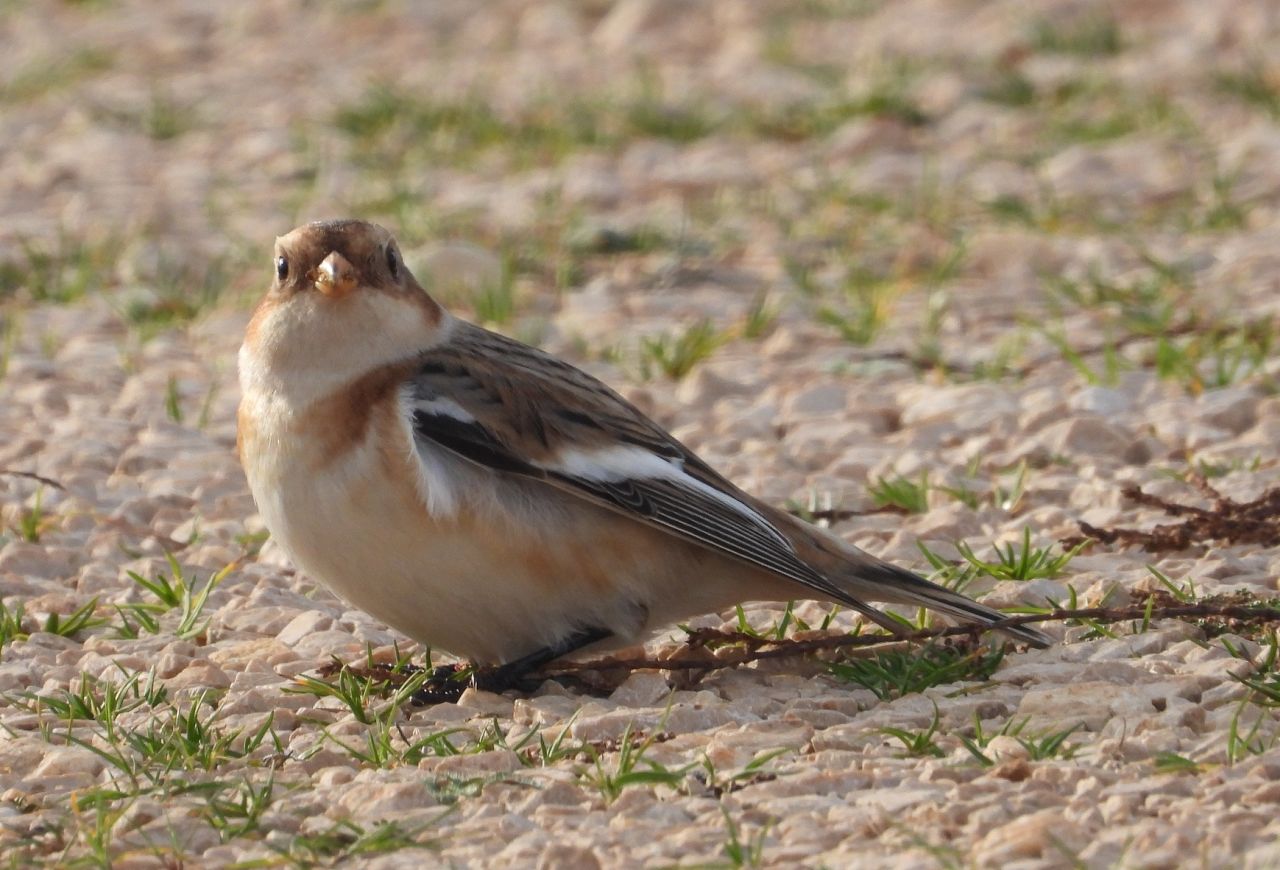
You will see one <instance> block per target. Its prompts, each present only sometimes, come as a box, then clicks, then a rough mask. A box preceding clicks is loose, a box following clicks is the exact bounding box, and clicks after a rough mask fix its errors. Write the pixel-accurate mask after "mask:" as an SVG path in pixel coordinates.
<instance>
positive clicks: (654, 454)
mask: <svg viewBox="0 0 1280 870" xmlns="http://www.w3.org/2000/svg"><path fill="white" fill-rule="evenodd" d="M273 269H274V279H275V280H274V282H273V283H272V286H271V289H270V290H269V291H268V292H267V294H266V296H265V297H264V298H263V300H262V302H261V304H260V305H259V306H258V309H257V311H256V313H255V314H254V316H253V319H252V321H251V322H250V324H249V327H248V330H247V332H246V334H245V339H244V345H243V346H242V347H241V349H240V360H239V363H240V386H241V390H242V399H241V402H240V409H239V415H238V429H239V437H238V448H239V451H240V457H241V461H242V462H243V464H244V468H245V472H246V474H247V476H248V480H249V486H250V488H251V489H252V491H253V496H254V498H255V499H256V501H257V504H258V507H259V510H260V511H261V513H262V517H263V519H264V520H265V522H266V525H267V528H268V529H270V531H271V535H272V537H273V538H274V539H275V540H276V541H278V542H279V544H280V545H281V546H282V547H283V548H284V550H285V551H286V552H287V553H288V554H289V556H290V557H291V558H292V559H293V561H294V563H295V564H296V565H297V566H298V567H299V568H301V569H302V570H303V571H304V572H306V573H307V574H308V575H310V576H311V577H313V578H315V579H316V580H319V581H321V582H322V583H324V584H325V585H326V586H328V587H329V588H330V589H332V590H333V591H334V592H335V593H337V594H338V595H339V596H341V597H342V598H344V599H346V600H347V601H349V602H351V603H352V604H354V605H355V606H357V607H360V608H361V609H363V610H365V611H367V612H369V613H370V614H372V615H373V616H376V617H377V618H378V619H381V620H383V621H384V622H386V623H387V624H388V625H391V626H393V627H395V628H397V629H399V630H400V631H402V632H404V633H405V634H407V635H409V636H410V637H412V638H415V639H416V640H419V641H421V642H423V643H426V644H430V645H431V646H433V647H437V648H440V649H444V650H448V651H449V652H453V653H456V654H458V655H462V656H466V657H469V658H471V659H472V660H473V661H477V662H482V663H489V664H493V665H518V667H519V669H528V668H533V667H536V666H538V665H541V664H545V663H546V662H548V661H550V660H552V659H554V658H557V657H559V656H562V655H565V654H566V653H569V652H572V651H574V650H576V649H580V648H583V647H586V646H589V645H598V646H600V647H604V646H605V645H606V644H613V645H622V644H625V643H627V642H630V641H633V640H635V639H636V638H638V637H641V636H642V635H644V634H645V633H646V632H648V631H649V630H651V629H657V628H661V627H663V626H667V625H670V624H672V623H673V622H675V621H677V620H679V619H682V618H685V617H689V616H693V615H696V614H699V613H707V612H711V611H716V610H720V609H723V608H725V607H728V606H730V605H733V604H736V603H738V602H742V601H750V600H772V601H783V600H788V599H794V598H814V599H820V600H823V601H829V602H836V603H839V604H842V605H844V606H846V607H850V608H852V609H853V610H856V611H857V612H858V613H860V614H862V616H863V617H864V618H866V619H868V620H870V621H872V622H875V623H877V624H879V625H881V626H885V627H887V628H889V629H891V630H898V629H899V626H898V625H897V623H895V622H894V621H893V620H891V619H889V618H888V617H886V616H885V615H884V614H883V613H881V612H880V611H878V610H876V609H874V608H872V607H871V606H870V605H869V604H868V603H867V602H868V601H884V602H892V603H900V604H911V605H923V606H925V607H928V608H931V609H933V610H936V611H938V612H940V613H943V614H946V615H948V616H951V617H955V618H957V619H959V620H962V621H967V622H971V623H977V624H990V623H992V622H994V621H996V620H999V619H1001V618H1002V614H1000V613H998V612H997V611H995V610H992V609H990V608H987V607H984V606H982V605H980V604H977V603H975V602H973V601H971V600H969V599H968V598H965V597H964V596H962V595H958V594H956V593H954V592H950V591H948V590H946V589H943V588H942V587H940V586H937V585H935V584H933V583H930V582H929V581H927V580H925V579H923V578H921V577H918V576H916V575H915V574H913V573H912V572H910V571H908V570H905V569H903V568H899V567H896V566H894V565H890V564H888V563H887V562H883V561H881V560H879V559H876V558H875V557H873V556H871V555H869V554H867V553H865V552H863V551H862V550H859V549H858V548H856V547H854V546H852V545H850V544H847V543H845V542H843V541H841V540H839V539H838V538H836V537H834V536H833V535H831V534H828V533H827V532H824V531H822V530H820V529H817V528H815V527H813V526H810V525H808V524H806V523H804V522H803V521H801V520H799V519H796V518H795V517H793V516H791V515H789V514H787V513H785V512H784V511H781V510H778V509H777V508H774V507H772V506H770V505H768V504H765V503H763V502H761V501H759V500H757V499H755V498H753V497H751V496H750V495H748V494H746V493H745V492H743V491H742V490H740V489H738V488H737V487H736V486H734V485H733V484H732V483H730V482H729V481H728V480H726V479H725V478H723V477H722V476H720V475H719V474H717V473H716V472H715V470H714V469H712V468H711V467H710V466H708V465H707V464H706V463H705V462H703V461H702V460H701V459H699V458H698V457H697V456H696V455H695V454H694V453H693V452H692V451H691V450H689V449H688V448H687V447H685V446H684V445H683V444H681V443H680V442H678V441H677V440H676V439H675V438H673V437H672V436H671V435H670V434H668V433H667V432H665V431H664V430H663V429H662V427H660V426H658V425H657V424H656V423H654V422H653V421H652V420H650V419H648V418H647V417H646V416H645V415H644V414H642V413H641V412H640V411H639V410H637V409H636V408H635V407H634V406H632V405H631V404H629V403H628V402H627V401H626V400H625V399H623V398H622V397H621V396H619V395H618V394H617V393H615V392H614V391H613V390H611V389H609V388H608V387H607V386H605V385H604V384H602V383H600V382H599V381H598V380H596V379H595V378H593V377H591V376H590V375H587V374H585V373H584V372H582V371H579V370H578V369H576V368H574V367H573V366H572V365H569V364H568V363H566V362H562V361H561V360H558V359H556V358H555V357H552V356H549V355H548V354H545V353H543V352H542V351H539V350H536V349H534V348H532V347H528V346H526V345H524V344H521V343H520V342H518V341H514V340H512V339H510V338H506V337H504V336H501V335H497V334H495V333H493V332H489V331H488V330H485V329H482V328H481V327H479V326H475V325H473V324H470V323H466V322H464V321H461V320H458V319H457V318H455V317H454V316H452V315H451V314H449V312H447V311H445V310H444V309H443V308H442V307H441V306H440V305H439V304H438V303H437V302H435V300H433V299H432V298H431V297H430V296H429V295H428V294H427V293H426V291H424V290H423V288H422V287H421V286H420V285H419V284H418V282H417V281H416V280H415V279H414V277H413V275H412V274H410V272H409V270H408V269H407V268H406V267H405V264H404V261H403V259H402V258H401V255H400V250H399V248H398V247H397V245H396V242H395V239H394V238H392V236H391V234H390V233H388V232H387V231H386V230H384V229H383V228H381V227H379V226H375V225H373V224H369V223H365V222H362V221H355V220H343V221H325V222H319V223H311V224H306V225H305V226H302V227H299V228H298V229H295V230H294V231H293V232H291V233H289V234H288V235H286V236H283V237H281V238H280V239H278V240H277V241H276V246H275V259H274V265H273ZM1007 631H1008V634H1010V635H1012V636H1013V637H1015V638H1016V639H1018V640H1020V641H1024V642H1026V643H1030V644H1033V645H1036V646H1042V645H1044V644H1046V643H1048V642H1049V641H1048V638H1047V637H1046V636H1045V635H1043V634H1041V633H1040V632H1038V631H1034V630H1032V629H1029V628H1011V629H1008V630H1007Z"/></svg>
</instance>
